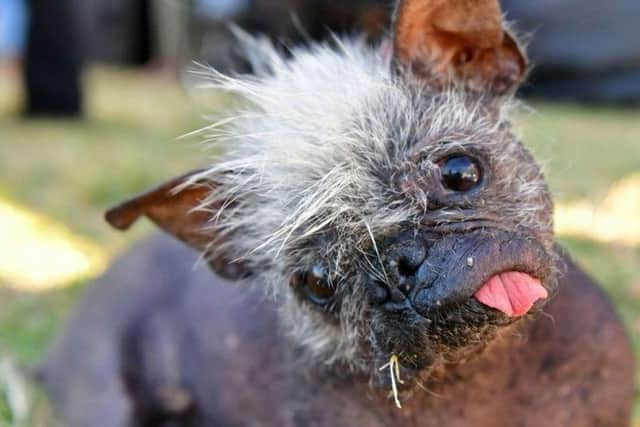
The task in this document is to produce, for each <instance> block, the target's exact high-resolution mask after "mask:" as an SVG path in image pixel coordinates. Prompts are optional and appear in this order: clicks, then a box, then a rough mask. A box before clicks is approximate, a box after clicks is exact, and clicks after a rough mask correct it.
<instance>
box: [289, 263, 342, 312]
mask: <svg viewBox="0 0 640 427" xmlns="http://www.w3.org/2000/svg"><path fill="white" fill-rule="evenodd" d="M296 276H297V277H296V278H294V280H295V281H296V282H297V283H298V284H299V286H301V288H302V291H303V292H304V295H305V296H306V297H307V299H309V301H311V302H313V303H314V304H317V305H321V306H324V305H327V304H328V303H330V302H331V300H332V299H333V297H334V295H335V294H336V289H335V287H334V286H332V285H331V283H329V279H328V277H327V272H326V270H325V268H324V267H323V266H321V265H316V266H314V267H313V268H312V269H311V270H310V271H308V272H306V273H303V274H299V275H296Z"/></svg>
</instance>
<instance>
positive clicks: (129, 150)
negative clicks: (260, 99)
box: [0, 0, 640, 426]
mask: <svg viewBox="0 0 640 427" xmlns="http://www.w3.org/2000/svg"><path fill="white" fill-rule="evenodd" d="M389 3H390V1H389V0H353V1H342V2H337V1H332V0H0V426H5V425H6V426H11V425H16V426H17V425H21V426H22V425H23V426H51V425H52V421H51V416H52V415H51V409H50V408H49V406H48V405H47V403H46V401H45V399H44V398H43V397H42V395H41V393H40V392H39V391H38V390H37V388H36V387H34V386H33V385H32V384H31V383H30V381H29V378H30V374H31V373H32V372H33V369H34V367H36V366H37V363H38V361H39V360H41V359H42V357H43V356H44V355H45V354H46V349H47V346H48V345H49V343H50V342H51V339H52V338H53V337H54V336H55V334H56V333H57V332H58V331H60V328H61V326H62V325H64V321H65V318H66V316H67V314H68V312H69V310H70V309H71V307H72V305H73V304H74V302H75V301H76V300H77V298H78V297H79V296H80V295H81V294H82V292H83V290H84V289H85V287H86V286H87V284H88V283H90V281H91V279H92V278H94V277H96V276H97V275H99V274H101V273H102V272H103V271H104V270H105V268H106V267H107V266H108V265H109V262H110V260H112V259H113V257H114V256H116V255H117V254H118V253H120V252H121V251H123V250H124V249H126V248H127V247H128V246H130V245H131V244H132V243H133V242H134V241H136V240H138V239H141V238H143V237H144V236H145V235H146V234H148V233H149V232H151V230H152V229H151V227H150V226H140V227H136V228H135V230H134V232H133V233H129V234H126V235H122V234H118V233H116V232H115V231H112V230H111V229H109V228H108V227H107V225H106V224H105V223H104V221H103V219H102V214H103V212H104V211H105V210H106V209H107V208H108V207H110V206H112V205H113V204H115V203H117V202H119V201H121V200H122V199H124V198H126V197H128V196H130V195H132V194H134V193H137V192H139V191H141V190H143V189H145V188H147V187H149V186H151V185H154V184H156V183H158V182H160V181H163V180H165V179H167V178H169V177H172V176H175V175H178V174H180V173H182V172H185V171H187V170H191V169H194V168H196V167H198V166H202V165H205V164H207V163H210V162H211V161H213V158H214V157H215V153H213V152H211V151H208V150H206V149H204V147H203V146H202V145H200V144H199V141H198V140H197V139H194V138H185V139H181V140H180V141H178V140H177V138H178V137H179V136H181V135H184V134H186V133H188V132H190V131H193V130H195V129H198V128H200V127H203V126H205V125H206V124H207V123H208V122H209V120H210V119H207V117H211V116H212V115H215V114H217V113H219V112H222V111H224V109H225V106H226V105H228V104H229V103H230V101H231V100H230V99H228V98H226V97H224V96H221V95H219V94H216V93H208V92H206V91H203V90H199V89H197V81H196V80H194V78H193V77H192V75H190V74H189V70H190V69H193V68H194V65H193V64H194V61H196V62H198V63H201V64H208V65H212V66H214V67H216V68H219V69H221V70H223V71H241V72H251V70H250V69H249V67H248V65H247V64H246V63H245V62H244V61H243V60H242V57H241V55H240V54H239V52H238V51H237V49H236V48H235V46H234V42H233V38H232V37H231V35H230V32H229V30H228V28H227V25H228V23H229V22H236V23H237V24H238V25H240V26H241V27H243V28H245V29H246V30H248V31H250V32H252V33H260V34H265V35H267V36H269V37H270V38H272V39H273V40H275V41H276V42H277V43H278V44H279V45H280V46H281V47H282V49H283V50H284V51H286V48H287V47H290V46H293V45H295V44H298V43H308V42H309V41H310V40H322V39H325V38H327V37H328V36H329V35H330V34H331V33H332V32H337V33H345V32H346V33H349V34H356V33H360V32H362V33H365V34H366V35H367V37H368V38H369V40H371V42H372V43H375V42H376V41H377V40H379V39H380V38H382V37H384V36H385V34H386V33H385V28H387V25H388V22H389V19H390V18H389V15H390V9H391V8H390V5H389ZM502 3H503V7H504V9H505V11H506V13H507V17H508V19H509V20H510V21H512V22H513V23H514V25H513V26H514V28H515V29H516V30H517V31H518V32H519V33H521V34H524V35H525V37H526V39H527V40H528V42H529V52H530V54H531V60H532V63H533V64H534V68H533V71H532V75H531V79H530V83H529V84H527V85H526V86H525V87H524V88H523V95H524V96H526V97H528V98H530V101H531V105H532V107H533V108H531V109H527V110H526V111H522V112H521V113H519V115H518V117H517V120H516V121H517V126H518V127H519V129H520V131H521V133H522V135H523V137H524V139H525V141H526V143H527V144H528V145H529V146H530V147H531V149H532V150H533V151H534V152H535V153H536V155H537V157H538V159H539V160H540V161H541V162H542V163H543V164H544V165H545V169H546V173H547V176H548V179H549V181H550V183H551V186H552V189H553V191H554V194H555V197H556V201H557V214H556V229H557V234H558V239H559V240H560V242H561V243H562V244H563V245H564V246H567V247H568V248H569V249H570V251H571V252H572V254H573V255H574V256H575V258H576V259H577V260H578V261H579V263H580V264H581V265H582V266H583V267H584V268H585V269H586V270H587V271H589V272H590V273H591V274H592V275H594V276H595V277H596V278H597V279H599V280H600V281H601V282H602V283H603V284H604V285H605V288H606V290H607V292H608V294H609V295H610V296H611V298H612V299H613V300H614V302H615V303H616V305H617V306H618V308H619V312H620V313H621V316H622V317H623V319H624V321H625V322H626V325H627V327H628V331H629V334H630V335H631V336H632V337H633V340H634V345H635V348H636V352H637V354H638V356H639V357H640V109H638V106H639V105H640V29H638V22H640V2H638V1H637V0H611V1H608V2H603V1H601V0H538V1H535V2H534V1H527V0H503V2H502ZM588 309H589V308H588V307H585V310H588ZM585 333H589V331H585ZM636 423H637V424H636V425H638V426H640V401H639V404H638V405H637V410H636Z"/></svg>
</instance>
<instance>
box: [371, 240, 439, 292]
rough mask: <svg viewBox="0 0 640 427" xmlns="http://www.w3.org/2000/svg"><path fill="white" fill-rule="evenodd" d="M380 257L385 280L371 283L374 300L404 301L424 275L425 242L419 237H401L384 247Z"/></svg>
mask: <svg viewBox="0 0 640 427" xmlns="http://www.w3.org/2000/svg"><path fill="white" fill-rule="evenodd" d="M381 258H382V265H383V266H384V274H385V278H384V279H385V280H384V283H383V282H382V281H381V280H377V281H375V283H374V284H373V292H372V294H373V295H372V297H373V299H374V302H376V303H379V304H381V303H384V302H386V301H388V300H389V299H390V300H391V301H393V302H402V301H404V300H405V299H406V297H407V296H408V295H409V293H410V292H411V290H412V289H413V288H414V287H415V286H417V285H419V284H420V283H421V277H423V276H424V274H422V273H423V272H422V271H421V270H423V264H424V261H425V259H426V258H427V247H426V244H425V243H424V242H423V241H422V240H420V239H413V238H410V239H403V240H401V241H398V242H396V243H394V244H392V245H391V246H389V247H388V248H386V249H385V250H384V251H383V253H382V256H381Z"/></svg>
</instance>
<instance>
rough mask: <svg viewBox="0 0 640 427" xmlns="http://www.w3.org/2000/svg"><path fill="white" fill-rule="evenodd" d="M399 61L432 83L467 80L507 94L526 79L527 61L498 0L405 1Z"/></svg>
mask: <svg viewBox="0 0 640 427" xmlns="http://www.w3.org/2000/svg"><path fill="white" fill-rule="evenodd" d="M394 50H395V62H396V64H397V65H398V66H399V67H400V68H403V69H408V70H410V71H412V72H413V73H414V74H415V75H416V76H417V77H419V78H421V79H424V80H425V81H427V82H428V83H429V84H430V85H432V86H435V87H438V88H444V87H446V86H447V85H449V84H451V83H453V82H462V83H463V84H464V85H465V86H466V88H467V89H468V90H472V91H477V92H488V93H491V94H494V95H497V96H500V95H504V94H506V93H508V92H510V91H512V90H514V89H516V88H517V86H518V85H519V84H520V83H521V82H522V80H523V79H524V77H525V75H526V72H527V60H526V58H525V56H524V54H523V52H522V50H521V49H520V47H519V45H518V43H517V42H516V40H515V39H514V38H513V37H512V36H511V35H510V34H508V33H507V32H506V31H505V30H504V28H503V24H502V13H501V10H500V5H499V3H498V1H497V0H401V1H400V3H399V6H398V10H397V12H396V21H395V38H394Z"/></svg>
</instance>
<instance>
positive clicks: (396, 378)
mask: <svg viewBox="0 0 640 427" xmlns="http://www.w3.org/2000/svg"><path fill="white" fill-rule="evenodd" d="M387 368H388V369H389V375H390V376H391V392H392V393H393V400H394V402H395V403H396V406H397V407H398V409H402V405H401V404H400V397H399V393H398V384H404V381H402V379H401V378H400V359H399V358H398V356H396V355H395V354H393V355H391V359H390V360H389V363H387V364H386V365H384V366H383V367H381V368H380V370H381V371H384V370H385V369H387Z"/></svg>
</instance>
